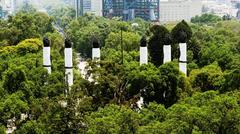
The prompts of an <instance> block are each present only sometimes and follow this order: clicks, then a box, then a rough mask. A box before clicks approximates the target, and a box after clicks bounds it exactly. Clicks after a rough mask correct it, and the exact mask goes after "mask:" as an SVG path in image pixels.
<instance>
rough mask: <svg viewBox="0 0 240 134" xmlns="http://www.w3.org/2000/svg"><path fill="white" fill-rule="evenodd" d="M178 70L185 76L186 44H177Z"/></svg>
mask: <svg viewBox="0 0 240 134" xmlns="http://www.w3.org/2000/svg"><path fill="white" fill-rule="evenodd" d="M179 47H180V58H179V70H180V71H181V72H183V73H184V74H185V75H186V76H187V43H179Z"/></svg>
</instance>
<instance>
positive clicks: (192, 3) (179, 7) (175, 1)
mask: <svg viewBox="0 0 240 134" xmlns="http://www.w3.org/2000/svg"><path fill="white" fill-rule="evenodd" d="M160 13H161V14H160V22H161V23H167V22H177V21H181V20H185V21H191V18H192V17H194V16H196V15H201V14H202V3H201V1H200V0H168V1H161V2H160Z"/></svg>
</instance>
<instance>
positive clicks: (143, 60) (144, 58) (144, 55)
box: [140, 37, 148, 65]
mask: <svg viewBox="0 0 240 134" xmlns="http://www.w3.org/2000/svg"><path fill="white" fill-rule="evenodd" d="M140 45H141V46H140V65H142V64H148V48H147V40H146V37H143V38H142V39H141V44H140Z"/></svg>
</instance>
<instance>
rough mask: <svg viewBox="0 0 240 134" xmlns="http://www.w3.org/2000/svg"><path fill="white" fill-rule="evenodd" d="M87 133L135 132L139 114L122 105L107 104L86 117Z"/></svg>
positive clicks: (123, 133)
mask: <svg viewBox="0 0 240 134" xmlns="http://www.w3.org/2000/svg"><path fill="white" fill-rule="evenodd" d="M87 119H88V122H89V124H88V125H89V129H88V131H87V133H88V134H102V133H104V134H112V133H119V134H120V133H121V134H129V133H136V130H137V127H138V126H139V119H140V118H139V115H138V114H137V113H136V112H134V111H132V110H131V109H128V108H126V107H124V106H116V105H109V106H107V107H105V108H100V109H99V110H98V111H97V112H94V113H92V114H91V115H89V116H88V117H87Z"/></svg>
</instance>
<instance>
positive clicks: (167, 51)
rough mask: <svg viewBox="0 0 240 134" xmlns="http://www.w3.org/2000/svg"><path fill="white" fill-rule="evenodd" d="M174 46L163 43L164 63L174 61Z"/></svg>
mask: <svg viewBox="0 0 240 134" xmlns="http://www.w3.org/2000/svg"><path fill="white" fill-rule="evenodd" d="M171 49H172V47H171V45H163V53H164V56H163V57H164V58H163V63H167V62H171V61H172V52H171V51H172V50H171Z"/></svg>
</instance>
